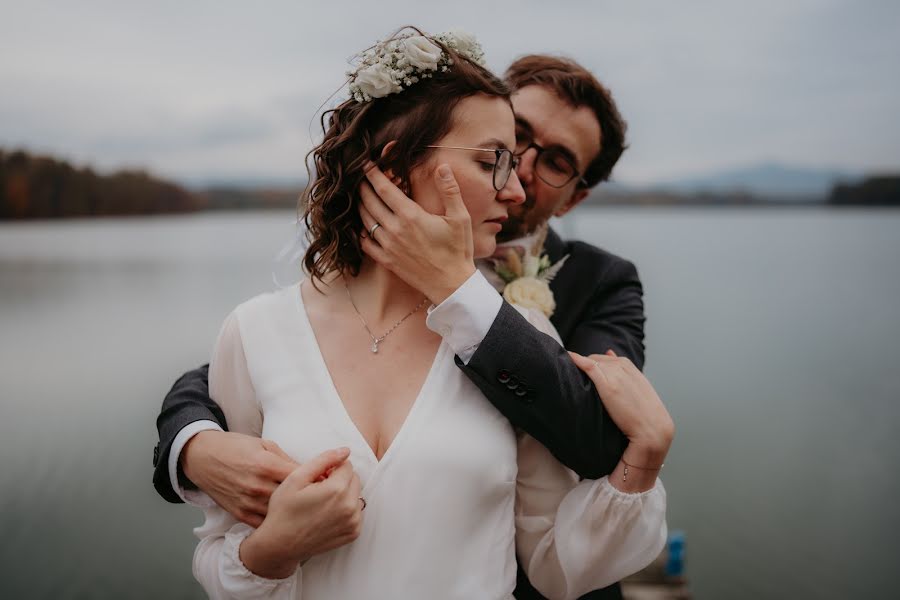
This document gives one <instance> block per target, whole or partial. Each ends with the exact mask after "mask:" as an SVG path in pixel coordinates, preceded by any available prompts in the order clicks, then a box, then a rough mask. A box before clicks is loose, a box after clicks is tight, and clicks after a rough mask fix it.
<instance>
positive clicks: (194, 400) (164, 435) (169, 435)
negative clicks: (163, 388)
mask: <svg viewBox="0 0 900 600" xmlns="http://www.w3.org/2000/svg"><path fill="white" fill-rule="evenodd" d="M208 378H209V365H203V366H202V367H200V368H198V369H194V370H193V371H189V372H187V373H185V374H184V375H182V376H181V377H180V378H178V381H176V382H175V384H174V385H173V386H172V389H171V390H169V393H168V394H166V397H165V399H164V400H163V404H162V410H161V411H160V413H159V416H158V417H157V418H156V428H157V430H158V431H159V443H158V444H157V445H156V447H155V448H154V449H153V487H155V488H156V491H157V493H159V495H160V496H162V497H163V499H165V500H167V501H168V502H173V503H177V502H183V501H182V499H181V498H180V497H179V496H178V494H177V493H176V492H175V490H173V489H172V482H171V480H170V479H169V471H168V464H169V451H170V450H171V448H172V442H173V441H174V440H175V436H177V435H178V432H179V431H181V430H182V429H183V428H184V427H186V426H187V425H190V424H191V423H193V422H195V421H204V420H208V421H213V422H216V423H218V424H219V425H220V426H221V427H222V429H224V430H226V431H227V430H228V424H227V422H226V419H225V415H224V413H223V412H222V409H221V408H219V405H218V404H216V403H215V402H214V401H213V400H211V399H210V397H209V379H208Z"/></svg>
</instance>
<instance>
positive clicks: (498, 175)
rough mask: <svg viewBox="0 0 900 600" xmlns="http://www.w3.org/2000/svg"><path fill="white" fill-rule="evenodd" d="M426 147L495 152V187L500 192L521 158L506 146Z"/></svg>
mask: <svg viewBox="0 0 900 600" xmlns="http://www.w3.org/2000/svg"><path fill="white" fill-rule="evenodd" d="M426 148H443V149H444V150H474V151H476V152H493V153H494V157H495V158H496V160H494V189H495V190H497V191H498V192H499V191H500V190H502V189H503V188H505V187H506V182H508V181H509V176H510V174H511V173H512V171H513V169H515V168H516V167H518V166H519V159H518V158H516V157H515V156H513V153H512V150H507V149H506V148H466V147H464V146H426Z"/></svg>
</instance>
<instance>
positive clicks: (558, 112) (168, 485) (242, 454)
mask: <svg viewBox="0 0 900 600" xmlns="http://www.w3.org/2000/svg"><path fill="white" fill-rule="evenodd" d="M506 79H507V82H508V83H509V85H510V87H511V88H512V89H513V90H514V94H513V97H512V101H513V108H514V111H515V113H516V123H517V131H516V137H517V143H518V147H517V151H516V152H517V154H519V155H520V164H519V167H518V170H517V174H518V176H519V179H520V180H521V183H522V186H523V187H524V189H525V192H526V200H525V203H524V204H522V205H521V206H519V207H511V208H510V218H509V220H508V221H507V222H506V223H505V224H504V229H503V231H502V232H501V234H500V235H498V241H499V242H508V243H510V244H513V245H516V246H524V247H528V246H530V245H531V244H533V243H534V241H535V240H534V239H530V237H533V236H530V234H532V232H534V231H535V230H536V229H537V228H539V227H540V226H541V225H543V224H544V223H546V221H547V220H548V219H549V218H550V217H551V216H562V215H564V214H566V213H567V212H568V211H570V210H571V209H572V208H574V207H575V206H577V205H578V204H579V203H580V202H581V201H582V200H584V199H585V198H586V197H587V195H588V194H589V191H590V188H591V187H593V186H594V185H596V184H597V183H599V182H601V181H604V180H606V179H607V178H608V177H609V175H610V172H611V170H612V168H613V166H614V165H615V163H616V162H617V160H618V158H619V156H620V155H621V154H622V152H623V150H624V148H625V142H624V137H625V136H624V134H625V123H624V122H623V120H622V118H621V117H620V115H619V113H618V110H617V108H616V106H615V104H614V102H613V100H612V97H611V96H610V94H609V92H608V91H607V90H606V89H605V88H604V87H603V86H602V85H600V83H599V82H597V80H596V79H595V78H594V77H593V76H592V75H591V74H590V72H588V71H587V70H586V69H584V68H583V67H581V66H580V65H578V64H577V63H575V62H573V61H569V60H564V59H559V58H555V57H549V56H527V57H524V58H521V59H519V60H517V61H516V62H514V63H513V64H512V65H511V66H510V68H509V69H508V71H507V73H506ZM369 181H370V182H371V186H368V185H364V186H363V189H362V190H361V194H362V196H363V203H364V207H365V210H364V211H362V212H363V215H364V224H365V225H366V229H367V230H368V231H371V230H372V228H373V227H374V224H375V222H376V221H377V220H378V219H377V217H378V215H379V214H381V215H384V214H385V213H384V211H390V210H391V208H390V207H391V206H398V203H403V202H406V203H409V204H412V203H411V202H410V200H409V199H407V198H406V197H405V196H403V195H402V193H401V192H400V191H399V190H398V189H397V188H396V187H394V186H393V185H392V184H390V182H389V181H387V179H386V178H384V176H383V175H381V173H380V172H379V171H377V170H374V171H372V172H370V175H369ZM392 221H393V222H394V226H395V228H397V229H398V233H399V231H401V230H402V232H403V235H392V234H391V232H387V231H382V229H381V228H386V227H387V224H381V226H380V227H379V228H377V229H376V231H375V235H374V237H372V238H369V239H367V240H364V248H366V249H367V250H368V251H370V255H371V256H372V257H373V258H374V259H376V260H381V261H386V262H385V264H389V265H391V267H390V268H391V269H392V270H394V272H395V273H396V274H397V275H398V276H400V277H401V278H403V279H405V280H406V281H408V282H409V283H411V284H413V285H414V286H415V287H417V288H418V289H421V290H422V291H423V292H424V293H426V295H427V296H428V297H429V298H432V300H435V301H436V303H437V304H438V306H437V307H436V308H435V309H433V310H432V311H431V314H430V315H429V316H428V319H427V324H428V326H429V328H431V329H432V330H434V331H435V332H437V333H439V334H440V335H442V336H443V337H444V339H445V341H446V342H447V343H448V345H450V346H451V347H452V348H453V349H454V351H455V352H456V355H457V357H456V362H457V365H458V366H459V367H460V368H461V369H462V370H463V372H464V373H465V374H466V376H468V377H469V378H470V379H471V380H472V381H473V382H474V383H475V384H476V385H478V387H479V388H480V389H481V390H482V391H483V392H484V394H485V396H486V397H487V398H488V400H489V401H490V402H492V403H493V404H494V406H496V408H497V409H498V410H500V411H501V412H502V413H503V414H504V415H505V416H506V417H507V418H508V419H509V420H510V422H511V423H512V424H513V425H514V426H516V427H520V428H522V429H523V430H525V431H526V432H528V433H529V434H531V435H532V436H533V437H534V438H536V439H537V440H538V441H540V442H541V443H543V444H544V445H545V446H546V447H547V448H548V449H549V450H550V451H551V452H552V453H553V454H554V455H555V456H556V457H557V459H559V460H560V462H562V463H564V464H565V465H567V466H568V467H570V468H571V469H573V470H575V471H576V472H578V473H579V475H581V476H582V477H585V478H591V479H596V478H599V477H602V476H604V475H606V474H608V473H610V472H611V471H612V470H613V468H614V467H615V466H616V463H617V462H618V461H619V458H620V457H621V455H622V452H623V451H624V449H625V446H626V445H627V440H626V439H625V438H624V436H623V435H622V434H621V432H619V430H618V429H617V428H616V426H615V424H613V423H612V421H611V420H610V419H609V416H608V415H607V413H606V411H605V410H604V409H603V406H602V404H601V403H600V402H599V401H598V396H597V392H596V390H595V388H594V387H593V384H592V383H591V381H590V379H589V378H588V377H587V376H585V375H584V374H583V373H582V372H581V371H580V370H579V369H578V368H577V367H576V366H575V365H574V363H572V361H571V359H570V358H569V357H568V355H567V354H566V352H565V350H563V349H562V348H560V347H559V345H558V344H557V343H556V342H555V341H554V340H552V339H551V338H550V337H548V336H546V335H544V334H542V333H540V332H538V331H537V330H536V329H534V328H533V327H532V326H531V325H530V324H529V323H528V322H527V321H525V319H524V318H523V317H522V316H521V315H520V314H519V313H518V312H517V311H516V310H515V309H513V308H512V307H511V306H510V305H509V304H507V303H505V302H503V300H502V299H501V297H500V296H499V295H498V294H497V291H496V290H495V288H494V287H493V286H492V285H491V283H489V282H488V280H487V278H486V277H485V276H484V275H483V274H482V273H481V272H479V271H476V272H475V273H472V274H471V276H468V278H465V279H462V280H460V278H459V277H458V276H455V277H456V278H455V279H454V276H452V275H450V274H451V273H459V272H464V270H462V271H461V270H460V269H457V268H449V267H451V266H452V263H453V261H460V260H464V257H463V256H461V255H460V254H459V253H458V252H456V250H455V247H454V246H453V244H444V245H441V244H435V243H434V241H433V238H431V239H428V236H424V235H421V233H422V231H421V230H417V229H416V227H417V223H416V222H412V221H411V222H404V223H402V224H401V226H399V227H398V225H397V220H396V219H392ZM417 233H418V234H420V235H416V234H417ZM544 252H545V253H546V254H547V255H548V257H549V260H550V261H551V263H556V262H558V261H560V260H561V259H562V258H563V257H564V256H566V255H568V259H567V260H566V262H565V263H564V265H563V266H562V268H561V269H560V271H559V272H558V274H557V276H556V278H555V279H554V280H553V282H552V283H551V285H550V288H551V290H552V292H553V295H554V297H555V302H556V310H555V312H554V314H553V316H552V318H551V321H552V322H553V325H554V326H555V327H556V329H557V330H558V331H559V334H560V336H561V338H562V340H563V342H564V343H565V346H566V348H567V349H569V350H573V351H576V352H579V353H581V354H584V355H588V354H593V353H603V352H605V351H606V350H607V349H612V350H614V351H615V352H616V354H618V355H619V356H627V357H628V358H630V359H631V360H632V361H633V362H634V363H635V364H636V365H637V366H638V367H642V365H643V362H644V348H643V335H644V334H643V324H644V314H643V301H642V288H641V283H640V280H639V279H638V276H637V272H636V270H635V268H634V266H633V265H632V264H631V263H629V262H627V261H625V260H623V259H621V258H619V257H616V256H614V255H612V254H609V253H607V252H605V251H603V250H600V249H598V248H595V247H593V246H589V245H587V244H584V243H582V242H564V241H563V240H561V239H560V238H559V236H557V235H556V233H555V232H553V231H550V232H549V234H548V236H547V239H546V243H545V244H544ZM413 256H414V257H417V258H418V260H417V261H416V262H412V261H404V257H413ZM456 264H459V263H458V262H457V263H456ZM469 264H471V263H469ZM463 266H464V265H463ZM469 272H471V267H470V268H469ZM488 275H490V273H488ZM423 285H424V286H426V287H427V286H430V287H431V290H429V289H426V287H421V286H423ZM437 300H441V301H440V302H437ZM157 426H158V428H159V433H160V444H159V445H158V446H157V447H156V449H155V450H154V467H155V470H154V476H153V481H154V485H155V486H156V489H157V491H158V492H159V493H160V495H162V496H163V497H164V498H165V499H167V500H169V501H170V502H180V501H181V499H182V498H184V497H188V498H189V497H190V494H192V493H195V492H192V488H193V489H196V488H197V487H199V488H200V489H201V490H203V491H205V492H206V493H208V494H209V496H211V497H212V498H213V499H214V500H215V501H216V502H218V503H219V504H220V505H221V506H222V507H223V508H225V509H226V510H228V511H229V512H231V513H232V514H234V515H235V517H237V518H238V519H240V520H242V521H245V522H247V523H249V524H251V525H258V524H259V522H260V521H261V520H262V517H263V515H265V512H266V506H267V503H268V496H269V495H270V494H271V490H272V489H273V484H276V483H277V481H281V479H283V478H284V477H285V476H286V473H288V472H290V471H291V470H292V469H293V468H294V467H295V466H296V465H295V464H294V463H292V462H291V461H290V459H289V458H288V457H287V456H286V455H284V454H283V453H282V452H281V451H280V449H279V448H278V447H277V446H276V445H274V444H273V443H271V442H268V441H266V440H259V439H256V438H246V437H245V436H241V435H240V434H236V433H229V432H227V431H221V430H222V429H225V430H227V424H226V423H225V418H224V415H223V414H222V412H221V409H219V407H218V406H217V405H216V404H215V403H214V402H213V401H212V400H210V399H209V393H208V384H207V368H206V367H202V368H201V369H197V370H195V371H191V372H189V373H187V374H186V375H184V376H183V377H182V378H180V379H179V380H178V381H177V382H176V383H175V385H174V387H173V388H172V390H171V391H170V392H169V394H168V395H167V396H166V399H165V400H164V402H163V409H162V413H161V414H160V416H159V418H158V419H157ZM516 597H517V598H519V599H522V598H541V596H540V595H539V594H538V593H537V592H536V591H534V590H533V588H531V586H530V585H529V584H528V582H527V580H526V579H525V577H524V575H522V572H521V570H520V577H519V586H518V587H517V590H516ZM585 598H621V592H620V590H619V587H618V585H614V586H610V587H609V588H606V589H604V590H598V591H595V592H592V593H590V594H588V595H587V596H585Z"/></svg>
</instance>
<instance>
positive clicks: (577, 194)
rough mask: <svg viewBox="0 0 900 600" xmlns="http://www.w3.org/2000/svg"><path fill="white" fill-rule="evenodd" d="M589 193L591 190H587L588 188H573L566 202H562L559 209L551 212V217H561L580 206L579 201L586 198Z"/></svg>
mask: <svg viewBox="0 0 900 600" xmlns="http://www.w3.org/2000/svg"><path fill="white" fill-rule="evenodd" d="M590 193H591V190H589V189H588V188H581V187H579V188H575V191H573V192H572V196H571V197H570V198H569V199H568V200H566V201H565V202H563V204H562V205H561V206H560V207H559V208H557V209H556V210H555V211H553V216H554V217H561V216H563V215H564V214H566V213H567V212H569V211H570V210H572V209H573V208H575V207H576V206H578V205H579V204H581V201H582V200H584V199H585V198H587V197H588V195H589V194H590Z"/></svg>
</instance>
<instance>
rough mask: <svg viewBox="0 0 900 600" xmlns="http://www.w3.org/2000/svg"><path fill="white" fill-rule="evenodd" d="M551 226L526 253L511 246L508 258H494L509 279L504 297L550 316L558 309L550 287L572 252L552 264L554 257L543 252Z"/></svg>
mask: <svg viewBox="0 0 900 600" xmlns="http://www.w3.org/2000/svg"><path fill="white" fill-rule="evenodd" d="M546 239H547V226H546V225H545V226H544V227H543V229H542V230H541V231H540V232H539V234H538V236H537V238H536V241H535V244H534V246H533V247H532V248H531V250H530V251H529V252H528V253H527V254H526V255H525V256H524V257H520V256H519V253H518V252H516V251H515V250H513V249H512V248H510V249H509V250H508V251H507V252H506V256H505V257H504V258H499V259H494V270H495V271H496V272H497V274H498V275H499V276H500V277H501V278H502V279H503V281H505V282H506V286H505V287H504V288H503V298H504V299H506V301H507V302H509V303H510V304H516V305H518V306H521V307H523V308H534V309H537V310H540V311H541V312H543V313H544V314H545V315H547V317H548V318H549V317H550V316H552V315H553V311H554V310H556V300H555V299H554V298H553V291H552V290H551V289H550V282H551V281H553V278H554V277H556V274H557V273H558V272H559V270H560V269H561V268H562V266H563V265H564V264H565V262H566V260H567V259H568V258H569V255H568V254H567V255H566V256H563V257H562V258H561V259H560V260H558V261H557V262H556V263H553V264H550V258H549V257H548V256H547V255H546V254H542V252H543V249H544V240H546Z"/></svg>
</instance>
